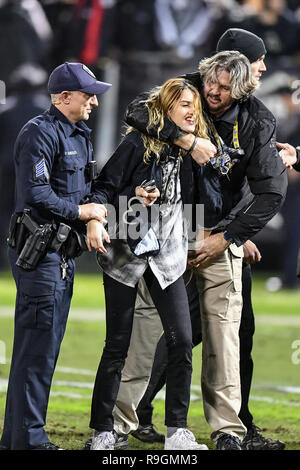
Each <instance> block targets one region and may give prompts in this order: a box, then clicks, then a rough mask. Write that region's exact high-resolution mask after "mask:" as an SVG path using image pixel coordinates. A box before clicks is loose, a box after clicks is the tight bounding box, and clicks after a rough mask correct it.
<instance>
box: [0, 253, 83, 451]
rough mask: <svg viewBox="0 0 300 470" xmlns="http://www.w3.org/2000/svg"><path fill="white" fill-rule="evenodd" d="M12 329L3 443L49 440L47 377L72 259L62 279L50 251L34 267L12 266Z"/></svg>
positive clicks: (64, 313)
mask: <svg viewBox="0 0 300 470" xmlns="http://www.w3.org/2000/svg"><path fill="white" fill-rule="evenodd" d="M9 258H10V262H11V266H12V272H13V276H14V279H15V282H16V286H17V299H16V309H15V332H14V345H13V355H12V361H11V368H10V375H9V383H8V390H7V399H6V409H5V420H4V429H3V434H2V439H1V445H3V446H5V447H7V448H8V449H11V450H19V449H30V448H31V447H35V446H38V445H40V444H44V443H46V442H48V441H49V439H48V436H47V434H46V432H45V430H44V425H45V422H46V413H47V407H48V399H49V393H50V387H51V381H52V377H53V373H54V369H55V365H56V361H57V358H58V354H59V350H60V345H61V341H62V339H63V336H64V332H65V327H66V322H67V318H68V313H69V307H70V302H71V298H72V293H73V278H74V261H69V262H68V270H67V279H65V280H62V279H61V269H60V264H61V258H60V255H59V254H58V253H48V254H47V255H46V257H45V258H44V259H43V261H41V262H40V263H39V265H38V266H37V268H36V269H35V270H34V271H25V270H24V269H22V268H20V267H18V266H16V264H15V262H16V259H17V255H16V253H15V252H14V250H9Z"/></svg>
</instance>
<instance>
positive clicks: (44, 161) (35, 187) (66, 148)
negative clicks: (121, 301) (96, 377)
mask: <svg viewBox="0 0 300 470" xmlns="http://www.w3.org/2000/svg"><path fill="white" fill-rule="evenodd" d="M110 86H111V85H110V84H108V83H103V82H99V81H97V79H96V77H95V76H94V74H93V73H92V72H91V71H90V70H89V69H88V68H87V67H86V66H85V65H83V64H80V63H68V62H66V63H64V64H62V65H60V66H58V67H57V68H55V69H54V70H53V72H52V73H51V75H50V77H49V81H48V91H49V93H50V95H51V102H52V105H51V107H50V109H49V110H48V111H46V112H44V113H43V114H41V115H39V116H37V117H35V118H34V119H32V120H30V121H29V122H28V123H27V124H25V126H24V127H23V128H22V130H21V131H20V133H19V135H18V137H17V140H16V144H15V155H14V159H15V172H16V203H15V215H14V216H13V217H12V224H11V227H10V236H9V245H10V248H9V258H10V263H11V267H12V272H13V276H14V279H15V282H16V286H17V300H16V309H15V335H14V346H13V356H12V361H11V370H10V377H9V384H8V391H7V401H6V411H5V421H4V429H3V435H2V439H1V447H2V449H3V448H4V449H5V448H6V449H11V450H15V449H29V450H30V449H34V450H58V449H59V447H57V446H56V445H54V444H52V443H51V442H50V441H49V438H48V436H47V434H46V432H45V430H44V425H45V420H46V413H47V406H48V398H49V392H50V386H51V380H52V376H53V373H54V369H55V364H56V361H57V358H58V354H59V349H60V345H61V341H62V339H63V335H64V331H65V327H66V322H67V317H68V312H69V307H70V302H71V298H72V291H73V278H74V259H73V258H74V256H75V254H76V250H75V251H74V249H72V246H73V245H72V243H70V240H72V234H74V231H73V228H74V227H75V226H76V224H78V223H81V224H83V225H84V222H87V221H88V220H90V219H98V220H100V221H104V220H105V216H106V209H105V207H104V206H102V205H101V204H82V203H81V201H82V200H83V198H84V197H85V196H86V195H87V194H88V193H89V192H90V188H91V172H90V171H89V170H90V168H91V165H92V164H91V162H92V161H93V150H92V145H91V142H90V132H91V130H90V129H89V128H88V127H87V126H86V124H85V123H84V122H83V121H86V120H88V119H89V115H90V113H91V111H92V109H93V108H94V107H96V106H98V100H97V97H96V95H97V94H102V93H105V92H106V91H107V90H108V89H109V88H110ZM75 239H76V237H75ZM45 247H46V248H45Z"/></svg>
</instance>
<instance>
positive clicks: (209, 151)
mask: <svg viewBox="0 0 300 470" xmlns="http://www.w3.org/2000/svg"><path fill="white" fill-rule="evenodd" d="M148 96H149V94H146V93H143V94H141V95H139V96H138V97H137V98H135V99H134V100H133V101H132V102H131V103H130V104H129V105H128V108H127V110H126V113H125V122H126V123H127V124H129V125H130V126H133V127H134V128H135V129H138V130H139V131H140V132H142V133H143V134H146V135H149V136H150V137H154V138H156V139H159V140H161V141H163V142H167V143H168V144H171V145H172V144H175V145H177V146H178V147H181V148H183V149H184V150H189V149H190V148H191V147H192V146H193V144H194V141H195V136H194V134H188V133H186V132H184V131H182V130H181V129H180V128H179V127H178V126H177V125H176V124H175V123H174V122H173V121H171V120H170V119H168V118H167V117H165V119H164V126H163V128H162V129H161V130H160V131H159V125H158V124H157V125H154V126H151V127H148V123H149V114H148V108H147V106H146V103H145V100H146V99H147V97H148ZM215 153H216V147H215V146H214V145H213V144H212V143H211V141H210V140H208V139H202V138H197V142H196V144H195V146H194V148H193V151H192V152H191V155H192V157H193V158H194V160H195V161H196V162H197V163H198V165H205V164H206V163H207V162H209V160H210V159H211V158H213V157H214V155H215Z"/></svg>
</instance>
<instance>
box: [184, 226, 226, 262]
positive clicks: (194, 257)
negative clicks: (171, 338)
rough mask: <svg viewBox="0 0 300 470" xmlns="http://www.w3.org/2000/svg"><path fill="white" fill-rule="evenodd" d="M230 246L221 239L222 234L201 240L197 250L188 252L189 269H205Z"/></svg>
mask: <svg viewBox="0 0 300 470" xmlns="http://www.w3.org/2000/svg"><path fill="white" fill-rule="evenodd" d="M229 245H230V244H229V243H228V242H227V241H226V240H225V238H224V237H223V232H221V233H215V234H214V235H210V236H209V237H208V238H206V239H205V240H203V242H202V245H201V247H200V248H199V249H196V250H194V251H190V252H189V255H188V267H189V268H207V267H208V266H210V265H211V264H212V263H213V262H214V260H215V258H216V257H217V256H218V255H219V254H221V253H223V251H225V250H226V248H228V246H229Z"/></svg>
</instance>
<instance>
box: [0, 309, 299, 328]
mask: <svg viewBox="0 0 300 470" xmlns="http://www.w3.org/2000/svg"><path fill="white" fill-rule="evenodd" d="M13 315H14V308H13V307H0V318H6V317H13ZM69 320H77V321H95V322H97V321H103V320H105V311H104V310H103V309H100V308H99V309H86V310H84V309H82V308H75V307H74V308H71V310H70V315H69ZM255 322H256V323H257V324H264V325H275V326H276V325H285V326H300V315H264V314H257V315H256V316H255Z"/></svg>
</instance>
